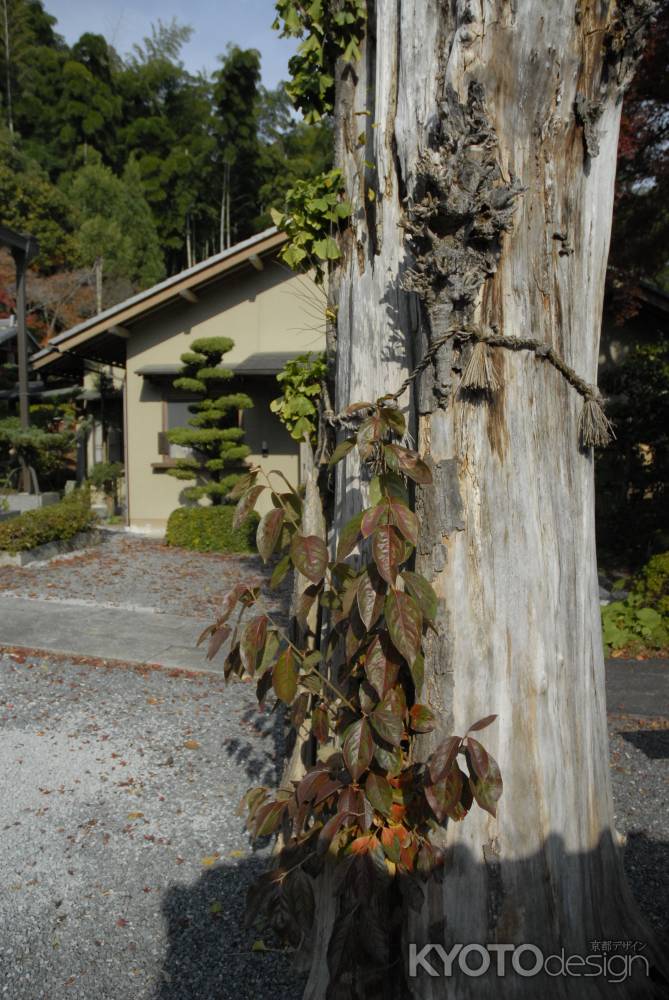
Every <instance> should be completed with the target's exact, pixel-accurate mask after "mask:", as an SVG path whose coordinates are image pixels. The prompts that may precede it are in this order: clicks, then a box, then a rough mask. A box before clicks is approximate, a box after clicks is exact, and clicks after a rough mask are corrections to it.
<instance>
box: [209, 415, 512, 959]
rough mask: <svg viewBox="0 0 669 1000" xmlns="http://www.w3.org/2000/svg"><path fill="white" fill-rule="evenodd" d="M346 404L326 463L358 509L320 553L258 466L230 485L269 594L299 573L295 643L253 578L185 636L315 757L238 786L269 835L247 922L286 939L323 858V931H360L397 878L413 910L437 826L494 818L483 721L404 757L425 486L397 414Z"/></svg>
mask: <svg viewBox="0 0 669 1000" xmlns="http://www.w3.org/2000/svg"><path fill="white" fill-rule="evenodd" d="M361 410H362V411H365V412H366V411H367V410H369V411H371V412H369V413H368V414H367V415H366V416H365V418H364V419H363V420H362V422H361V423H360V425H359V427H358V428H357V431H356V432H355V433H352V434H351V436H350V437H348V438H347V439H346V440H345V441H343V442H341V443H340V444H339V446H338V447H337V449H336V450H335V452H334V454H333V456H332V458H331V463H330V464H331V465H334V464H336V463H337V462H339V461H341V460H342V459H344V458H345V456H346V455H348V454H349V452H352V451H353V449H357V453H358V456H359V459H360V461H361V462H362V463H363V465H364V466H366V467H367V468H368V469H369V470H370V472H371V482H370V497H371V505H370V506H369V507H367V508H366V509H365V510H362V511H360V512H359V513H358V514H356V515H355V516H354V517H353V518H352V519H351V520H350V521H349V522H348V523H347V524H346V526H345V527H344V528H343V530H342V531H341V533H340V536H339V539H338V544H337V550H336V553H335V554H334V557H333V556H332V554H331V553H330V552H329V551H328V547H327V545H326V543H325V541H324V540H323V539H322V538H320V537H318V536H316V535H304V534H303V533H302V531H301V512H302V502H301V499H300V497H299V495H298V494H297V493H296V492H295V491H294V490H292V489H290V488H289V489H287V490H283V489H282V490H281V492H278V490H276V489H274V488H273V487H272V485H271V481H270V480H268V481H267V485H264V484H263V483H262V482H261V481H259V479H260V476H261V472H260V470H259V469H252V470H251V471H250V472H249V473H248V474H247V475H246V476H245V477H244V479H243V480H241V481H240V482H239V483H238V484H237V485H236V486H235V488H234V490H233V495H234V497H235V498H236V499H237V500H238V503H237V508H236V512H235V525H237V526H241V524H242V523H243V522H244V520H245V518H246V517H248V516H249V514H250V512H251V511H252V510H253V509H254V508H255V506H256V504H257V503H258V500H259V498H260V497H261V496H262V495H263V494H265V493H266V492H269V496H270V499H271V503H272V507H271V509H270V510H269V511H268V512H267V513H266V514H265V515H264V516H263V517H262V519H261V521H260V523H259V525H258V532H257V544H258V551H259V552H260V554H261V556H262V558H263V559H264V560H265V561H266V562H268V561H270V560H271V559H276V560H278V561H277V562H276V564H275V568H274V571H273V573H272V579H271V586H272V587H277V586H278V585H279V584H280V583H281V582H282V581H283V579H284V578H285V577H286V575H287V574H288V573H289V572H290V571H291V570H294V571H296V572H297V573H299V574H300V575H301V577H304V578H306V585H305V587H304V589H303V590H302V592H301V593H300V594H299V599H298V600H297V603H296V611H295V614H296V618H297V621H298V623H299V625H300V627H301V629H302V631H303V633H304V635H305V638H304V640H303V642H304V648H300V646H299V645H298V644H296V642H295V641H292V640H291V639H289V638H287V636H285V635H284V634H283V632H282V631H281V630H280V629H279V628H278V627H277V626H276V624H275V623H274V622H273V621H272V620H271V619H270V618H269V616H268V615H266V614H264V613H260V614H258V613H255V612H254V610H253V609H254V607H255V605H256V604H257V601H258V599H259V596H260V583H261V582H258V584H257V585H256V584H255V583H253V584H251V585H244V584H239V585H238V586H237V587H235V588H234V589H233V590H232V591H231V592H230V593H229V594H228V595H226V597H225V599H224V602H223V607H222V609H221V613H220V615H219V617H218V619H217V621H216V622H214V623H212V624H211V625H210V626H208V627H207V629H205V631H204V632H203V634H202V636H201V641H204V640H205V639H207V638H208V640H209V648H208V655H209V657H213V656H214V655H216V653H217V652H218V651H219V649H220V647H221V645H222V644H223V642H225V641H226V640H228V639H230V645H229V651H228V652H227V655H226V657H225V662H224V665H223V673H224V676H225V677H226V679H227V678H230V677H232V676H237V677H239V678H245V679H252V680H253V681H255V683H256V694H257V697H258V701H259V702H260V703H263V702H264V701H265V700H266V699H267V698H268V697H272V696H273V697H274V698H275V699H276V700H277V701H278V702H283V704H284V705H285V706H286V708H287V709H288V710H289V718H290V724H291V725H292V726H293V727H294V728H295V729H296V730H300V729H302V730H303V729H304V727H306V728H307V729H308V731H309V732H310V734H311V740H312V746H313V747H314V748H315V753H314V760H315V762H314V763H313V765H312V766H311V767H309V769H308V770H307V772H306V774H305V775H304V777H302V778H301V780H299V781H293V782H290V785H289V787H281V788H279V789H277V790H274V791H272V790H270V789H268V788H265V787H256V788H252V789H251V790H250V791H249V792H248V793H247V795H246V796H245V799H244V804H245V806H246V809H247V812H248V828H249V830H250V832H251V834H252V835H253V836H254V837H265V836H269V835H272V834H275V833H278V832H281V834H282V840H281V850H280V852H279V854H278V859H277V860H278V864H277V867H276V868H275V869H274V870H273V871H272V872H269V873H267V875H265V876H263V878H262V879H261V880H260V882H259V883H258V884H257V886H255V887H254V889H253V890H252V891H251V894H250V897H249V916H250V918H252V919H253V918H255V917H257V916H258V915H261V914H264V915H265V916H266V917H268V918H271V919H272V920H273V921H274V926H275V927H276V929H278V930H280V931H281V933H282V934H283V936H284V937H285V938H286V939H287V940H288V941H289V942H290V943H292V944H294V945H297V944H299V943H300V942H301V941H302V939H303V936H304V934H305V933H308V932H309V929H310V927H311V922H312V921H313V915H314V906H315V903H314V892H313V885H312V878H313V877H315V876H317V875H318V874H319V872H320V871H321V870H322V867H323V865H324V863H325V861H326V859H327V858H331V859H333V860H336V861H337V862H339V863H341V866H342V867H341V875H340V876H338V881H337V889H336V892H337V895H338V900H339V916H338V918H337V920H338V924H337V926H336V928H335V932H334V933H335V935H336V934H337V933H340V932H341V933H344V931H343V930H342V928H343V927H349V926H350V928H352V930H354V931H355V929H356V928H357V931H358V932H360V933H362V929H363V925H364V924H365V922H366V921H368V920H369V912H368V908H369V905H370V899H371V898H372V897H373V896H374V893H375V892H377V891H378V892H379V893H383V892H386V891H388V887H389V886H392V885H393V884H394V880H395V879H396V878H397V877H398V876H402V892H403V893H405V892H406V891H407V885H408V886H409V887H410V891H409V901H410V902H409V905H411V906H413V907H414V908H415V909H420V907H421V906H422V902H423V898H424V890H423V888H422V882H423V880H424V879H425V878H427V877H428V876H429V874H430V873H431V872H433V871H435V870H436V869H439V868H440V867H441V866H442V865H443V861H444V855H443V852H442V850H441V847H440V846H439V840H440V831H441V829H442V828H443V826H444V825H446V824H447V823H448V822H449V821H450V822H459V821H461V820H463V819H464V818H465V817H466V815H467V813H468V812H469V810H470V809H471V807H472V805H473V804H474V802H476V803H477V804H478V806H479V807H480V808H482V809H484V810H486V811H487V812H489V813H490V814H491V815H493V816H494V815H495V814H496V809H497V802H498V800H499V797H500V795H501V794H502V778H501V775H500V770H499V767H498V765H497V763H496V761H495V760H494V759H493V758H492V757H491V756H490V754H489V753H488V752H487V750H486V749H485V748H484V747H483V745H482V744H481V743H480V742H479V741H478V739H477V738H476V737H475V736H474V735H473V734H475V733H477V732H478V731H479V730H482V729H484V728H486V727H487V726H489V725H490V724H491V723H492V722H494V720H495V718H496V716H494V715H489V716H486V717H485V718H483V719H480V720H479V721H478V722H475V723H474V724H473V725H472V726H470V727H469V729H468V730H467V732H466V733H465V734H464V735H463V736H450V737H448V738H447V739H445V740H444V741H442V742H441V743H440V744H439V745H438V746H437V748H436V749H435V750H434V752H433V753H432V754H431V755H430V756H429V757H428V759H427V760H426V761H425V762H424V763H423V762H420V761H419V760H418V759H417V754H416V749H417V747H416V741H417V739H418V738H419V737H420V736H421V735H423V734H426V733H430V732H432V731H433V730H434V729H435V727H436V724H437V720H436V718H435V716H434V713H433V712H432V710H431V709H430V707H429V706H428V705H427V704H425V703H423V702H421V700H420V695H421V689H422V686H423V669H424V659H423V655H424V654H423V645H424V638H425V635H426V633H427V631H428V630H429V629H432V630H435V631H438V630H439V627H440V626H439V615H438V608H439V601H438V597H437V595H436V593H435V592H434V590H433V588H432V586H431V584H430V583H429V581H428V580H426V579H425V577H423V576H422V575H421V574H419V573H417V572H415V570H413V569H411V568H410V567H411V565H412V561H413V556H414V552H415V549H416V546H417V545H418V542H419V536H420V524H419V521H418V518H417V517H416V514H415V513H414V512H413V510H412V509H411V504H410V484H412V483H413V484H416V485H418V486H428V485H429V484H431V482H432V476H431V472H430V469H429V466H428V465H427V464H426V463H425V462H424V461H423V459H422V458H421V457H420V455H419V454H418V453H417V452H416V451H413V450H411V449H409V448H406V447H404V446H403V445H401V444H400V443H399V441H401V440H402V439H403V438H404V436H405V433H406V425H405V419H404V416H403V414H402V413H401V412H400V411H399V409H397V408H396V407H395V406H393V405H389V403H388V400H387V399H381V400H379V401H377V402H376V403H374V404H368V403H363V404H356V405H355V406H353V407H349V411H350V413H351V414H354V413H356V412H360V411H361ZM318 605H320V606H321V608H322V609H323V617H325V618H326V620H327V627H326V629H325V632H324V634H323V636H321V637H320V638H321V640H322V641H321V643H320V649H313V645H314V642H315V641H316V639H317V637H316V636H315V635H313V634H310V633H309V627H308V622H309V618H310V612H311V610H312V609H313V608H314V607H316V606H318ZM237 608H239V611H240V614H239V620H238V621H237V623H236V625H235V626H234V628H233V627H232V626H231V625H230V623H229V622H230V618H231V616H232V614H233V612H234V611H235V609H237ZM242 618H244V621H242ZM358 925H359V926H358ZM337 927H339V931H337ZM347 933H348V932H347ZM333 954H334V952H333ZM336 961H338V959H337V960H336ZM336 961H335V959H332V962H333V963H334V964H332V965H331V969H330V971H331V975H332V977H333V978H334V977H336V976H337V974H338V972H339V967H338V966H337V965H336Z"/></svg>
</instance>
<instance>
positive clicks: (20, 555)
mask: <svg viewBox="0 0 669 1000" xmlns="http://www.w3.org/2000/svg"><path fill="white" fill-rule="evenodd" d="M107 537H108V536H107V533H106V532H104V531H98V530H95V531H80V532H79V534H78V535H73V536H72V538H68V539H67V540H66V541H62V542H47V543H46V545H38V546H37V547H36V548H34V549H26V551H25V552H17V553H16V555H12V554H11V553H10V552H7V550H6V549H5V550H3V549H0V566H27V565H28V563H32V562H47V561H48V560H49V559H56V558H57V557H58V556H63V555H67V553H68V552H78V551H79V550H80V549H87V548H89V547H90V546H91V545H100V543H101V542H104V541H105V540H106V539H107Z"/></svg>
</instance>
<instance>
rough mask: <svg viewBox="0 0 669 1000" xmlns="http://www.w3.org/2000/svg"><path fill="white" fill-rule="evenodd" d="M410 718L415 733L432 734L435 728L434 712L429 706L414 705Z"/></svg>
mask: <svg viewBox="0 0 669 1000" xmlns="http://www.w3.org/2000/svg"><path fill="white" fill-rule="evenodd" d="M409 717H410V720H411V728H412V729H413V731H414V733H431V732H432V730H433V729H434V728H435V725H436V722H435V718H434V712H432V711H430V709H429V708H428V707H427V705H412V706H411V711H410V712H409Z"/></svg>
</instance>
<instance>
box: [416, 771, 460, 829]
mask: <svg viewBox="0 0 669 1000" xmlns="http://www.w3.org/2000/svg"><path fill="white" fill-rule="evenodd" d="M462 781H463V774H462V771H461V770H460V768H459V767H458V766H457V765H456V764H452V765H451V769H450V770H449V771H448V773H447V774H446V775H445V776H444V777H443V778H441V779H440V780H439V781H437V782H435V783H434V784H433V785H426V786H425V798H426V799H427V801H428V803H429V805H430V808H431V809H432V812H433V813H434V815H435V816H436V817H437V819H438V820H439V822H440V823H442V822H443V821H444V819H445V817H446V816H451V815H452V813H453V810H454V809H455V808H456V806H457V804H458V803H459V801H460V796H461V795H462ZM452 818H455V817H453V816H452Z"/></svg>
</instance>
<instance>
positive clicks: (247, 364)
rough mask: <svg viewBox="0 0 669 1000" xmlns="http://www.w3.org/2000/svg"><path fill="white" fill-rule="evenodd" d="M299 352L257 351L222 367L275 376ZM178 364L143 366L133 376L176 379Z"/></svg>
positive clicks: (234, 370) (237, 373)
mask: <svg viewBox="0 0 669 1000" xmlns="http://www.w3.org/2000/svg"><path fill="white" fill-rule="evenodd" d="M301 353H303V352H300V351H276V352H275V351H259V352H258V353H256V354H249V356H248V357H247V358H244V360H243V361H237V362H235V361H230V362H227V361H223V362H222V365H223V366H224V367H225V368H228V369H229V370H230V371H231V372H234V374H235V375H277V374H278V373H279V372H280V371H281V369H282V368H283V366H284V365H285V364H286V362H288V361H294V360H295V359H296V358H299V357H300V354H301ZM182 367H183V366H182V365H180V364H178V363H177V364H169V363H165V364H153V365H143V366H142V367H141V368H137V369H136V370H135V375H141V376H142V378H148V379H152V378H153V379H165V378H176V377H177V376H178V375H179V373H180V372H181V370H182Z"/></svg>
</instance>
